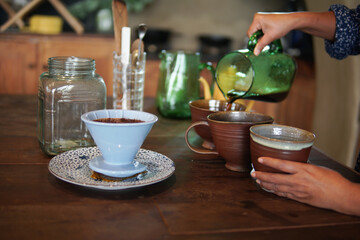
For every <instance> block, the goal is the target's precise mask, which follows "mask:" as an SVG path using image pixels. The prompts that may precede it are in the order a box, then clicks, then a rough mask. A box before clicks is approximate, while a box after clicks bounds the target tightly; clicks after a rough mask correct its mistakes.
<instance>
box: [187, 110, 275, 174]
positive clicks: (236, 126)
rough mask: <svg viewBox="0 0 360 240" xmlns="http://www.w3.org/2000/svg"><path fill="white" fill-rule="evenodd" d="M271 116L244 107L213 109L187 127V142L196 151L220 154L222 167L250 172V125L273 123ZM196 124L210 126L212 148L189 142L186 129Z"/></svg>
mask: <svg viewBox="0 0 360 240" xmlns="http://www.w3.org/2000/svg"><path fill="white" fill-rule="evenodd" d="M273 120H274V119H273V118H272V117H270V116H267V115H263V114H259V113H252V112H244V111H230V112H217V113H212V114H210V115H209V116H208V117H207V121H198V122H194V123H192V124H191V125H190V126H189V127H188V129H187V130H186V133H185V140H186V144H187V145H188V147H189V148H190V149H191V150H192V151H194V152H196V153H199V154H219V155H220V156H221V157H223V158H224V159H225V161H226V164H225V167H226V168H228V169H230V170H233V171H238V172H249V171H250V170H251V160H250V139H249V138H250V133H249V129H250V127H251V126H253V125H255V124H263V123H272V122H273ZM195 126H207V127H209V128H210V133H211V137H212V139H213V141H214V144H215V150H210V149H204V148H203V147H196V146H193V145H191V143H190V142H189V139H188V133H189V131H190V130H191V128H193V127H195Z"/></svg>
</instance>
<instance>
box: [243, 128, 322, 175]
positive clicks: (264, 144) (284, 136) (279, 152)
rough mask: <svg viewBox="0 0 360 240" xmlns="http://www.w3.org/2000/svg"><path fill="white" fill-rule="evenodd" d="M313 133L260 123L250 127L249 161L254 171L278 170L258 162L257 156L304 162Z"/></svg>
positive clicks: (308, 152)
mask: <svg viewBox="0 0 360 240" xmlns="http://www.w3.org/2000/svg"><path fill="white" fill-rule="evenodd" d="M314 140H315V135H314V134H313V133H311V132H308V131H306V130H303V129H300V128H296V127H291V126H285V125H278V124H261V125H257V126H252V127H251V128H250V152H251V162H252V164H253V167H254V169H255V170H256V171H265V172H280V171H278V170H276V169H273V168H270V167H268V166H265V165H263V164H261V163H259V162H258V158H259V157H272V158H279V159H284V160H289V161H296V162H303V163H306V162H307V160H308V157H309V155H310V151H311V148H312V145H313V143H314Z"/></svg>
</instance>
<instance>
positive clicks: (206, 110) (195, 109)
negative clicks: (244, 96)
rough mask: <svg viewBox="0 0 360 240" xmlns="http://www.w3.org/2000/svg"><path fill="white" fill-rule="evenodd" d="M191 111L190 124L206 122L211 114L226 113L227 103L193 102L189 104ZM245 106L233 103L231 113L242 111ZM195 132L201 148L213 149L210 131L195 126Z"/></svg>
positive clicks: (220, 101) (203, 127) (211, 101)
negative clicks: (200, 142) (201, 141)
mask: <svg viewBox="0 0 360 240" xmlns="http://www.w3.org/2000/svg"><path fill="white" fill-rule="evenodd" d="M189 105H190V111H191V122H198V121H207V119H206V118H207V116H208V115H209V114H211V113H215V112H220V111H226V107H227V102H226V101H224V100H204V99H200V100H195V101H192V102H190V103H189ZM245 108H246V106H245V105H242V104H239V103H233V104H232V106H231V111H243V110H245ZM195 132H196V133H197V134H198V135H199V136H200V137H201V138H202V139H203V143H202V146H203V147H204V148H207V149H214V148H215V146H214V143H213V140H212V137H211V134H210V131H209V129H208V128H207V127H205V126H196V127H195Z"/></svg>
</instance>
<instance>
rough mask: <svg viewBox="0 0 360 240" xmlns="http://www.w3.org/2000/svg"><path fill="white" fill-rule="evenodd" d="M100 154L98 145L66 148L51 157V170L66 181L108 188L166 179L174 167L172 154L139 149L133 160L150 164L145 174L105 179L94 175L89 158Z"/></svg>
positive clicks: (125, 187) (144, 184) (145, 184)
mask: <svg viewBox="0 0 360 240" xmlns="http://www.w3.org/2000/svg"><path fill="white" fill-rule="evenodd" d="M99 155H101V153H100V151H99V149H98V148H97V147H89V148H79V149H76V150H71V151H68V152H64V153H62V154H59V155H57V156H55V157H53V158H52V159H51V160H50V162H49V171H50V172H51V173H52V174H53V175H54V176H55V177H57V178H59V179H61V180H63V181H66V182H69V183H72V184H75V185H80V186H84V187H89V188H97V189H105V190H119V189H128V188H135V187H142V186H147V185H150V184H154V183H157V182H160V181H163V180H165V179H167V178H168V177H170V176H171V175H172V174H173V173H174V171H175V164H174V162H173V161H172V160H171V159H170V158H168V157H166V156H165V155H162V154H160V153H157V152H154V151H150V150H146V149H140V150H139V152H138V153H137V155H136V158H135V159H134V160H135V161H138V162H140V163H142V164H144V165H146V166H147V171H146V173H145V174H140V175H138V176H137V177H133V178H126V179H123V180H121V181H106V180H105V179H101V178H93V177H92V175H93V171H92V170H91V169H90V168H89V161H90V160H91V159H92V158H94V157H97V156H99Z"/></svg>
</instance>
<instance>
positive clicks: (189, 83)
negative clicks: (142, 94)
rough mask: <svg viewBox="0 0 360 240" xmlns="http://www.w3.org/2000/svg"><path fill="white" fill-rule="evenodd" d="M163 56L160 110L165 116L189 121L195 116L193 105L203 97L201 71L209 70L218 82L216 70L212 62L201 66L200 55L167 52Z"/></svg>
mask: <svg viewBox="0 0 360 240" xmlns="http://www.w3.org/2000/svg"><path fill="white" fill-rule="evenodd" d="M159 57H160V60H161V62H160V74H159V82H158V88H157V93H156V107H157V109H158V111H159V112H160V114H161V115H162V116H164V117H169V118H188V117H190V116H191V112H190V106H189V102H190V101H193V100H197V99H199V98H200V83H199V76H200V72H201V71H202V70H203V69H208V70H210V71H211V73H212V74H211V75H212V78H213V79H214V76H215V69H214V68H213V67H212V65H211V63H201V62H200V53H197V52H196V53H192V52H184V51H165V50H163V51H162V52H161V53H160V54H159ZM213 79H212V80H213ZM212 83H214V81H212ZM211 85H213V84H211Z"/></svg>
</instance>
